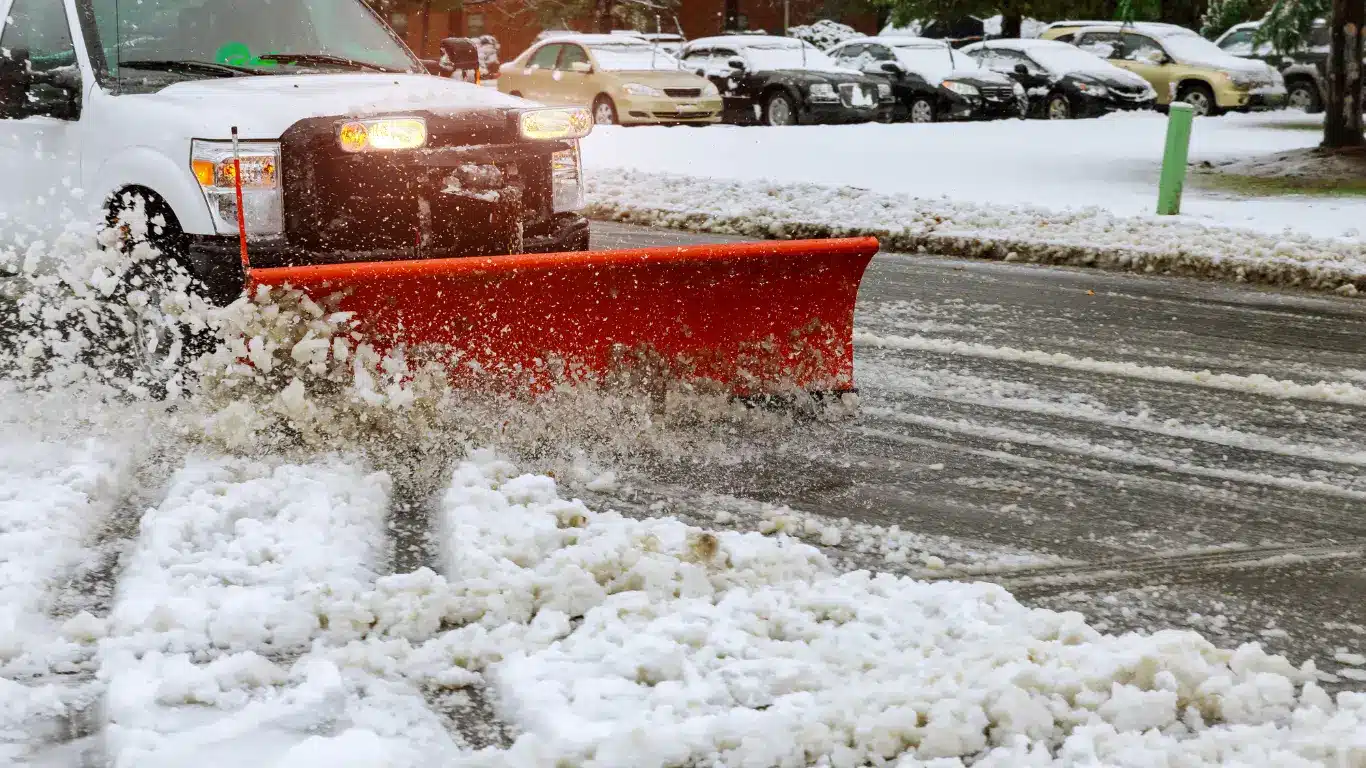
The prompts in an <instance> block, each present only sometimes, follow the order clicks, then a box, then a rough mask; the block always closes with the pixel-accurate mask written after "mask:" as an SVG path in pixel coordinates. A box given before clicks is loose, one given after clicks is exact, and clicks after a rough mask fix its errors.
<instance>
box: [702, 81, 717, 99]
mask: <svg viewBox="0 0 1366 768" xmlns="http://www.w3.org/2000/svg"><path fill="white" fill-rule="evenodd" d="M702 95H703V96H720V95H721V92H720V91H719V90H717V89H716V83H713V82H712V81H710V80H708V81H707V84H706V85H704V86H702Z"/></svg>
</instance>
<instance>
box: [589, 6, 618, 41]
mask: <svg viewBox="0 0 1366 768" xmlns="http://www.w3.org/2000/svg"><path fill="white" fill-rule="evenodd" d="M615 5H616V0H593V26H594V27H595V28H597V30H598V32H601V33H602V34H604V35H605V34H607V33H609V32H611V31H612V9H613V7H614V6H615Z"/></svg>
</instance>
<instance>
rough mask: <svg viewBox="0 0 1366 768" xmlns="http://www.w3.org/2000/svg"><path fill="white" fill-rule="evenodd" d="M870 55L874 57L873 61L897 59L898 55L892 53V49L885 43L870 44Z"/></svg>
mask: <svg viewBox="0 0 1366 768" xmlns="http://www.w3.org/2000/svg"><path fill="white" fill-rule="evenodd" d="M868 55H869V56H872V57H873V61H877V62H883V61H896V56H894V55H893V54H892V49H891V48H888V47H887V46H885V45H870V46H868Z"/></svg>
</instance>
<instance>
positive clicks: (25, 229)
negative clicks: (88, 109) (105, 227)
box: [0, 0, 87, 247]
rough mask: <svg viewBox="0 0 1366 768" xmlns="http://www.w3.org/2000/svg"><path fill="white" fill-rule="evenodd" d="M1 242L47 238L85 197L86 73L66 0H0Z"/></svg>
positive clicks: (79, 207)
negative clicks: (78, 193)
mask: <svg viewBox="0 0 1366 768" xmlns="http://www.w3.org/2000/svg"><path fill="white" fill-rule="evenodd" d="M0 9H5V12H4V13H0V25H3V26H0V168H4V169H5V174H4V175H5V181H4V183H3V184H0V216H3V217H4V218H3V219H0V247H3V246H6V245H10V244H12V242H13V239H14V238H15V237H16V236H17V237H19V238H20V239H21V241H24V242H32V241H33V240H36V239H44V240H48V241H50V240H51V238H52V237H54V236H55V235H56V234H58V233H59V232H60V231H61V229H62V227H64V226H65V224H66V221H65V219H67V218H68V217H69V216H70V215H72V214H77V213H79V212H83V211H84V210H86V208H87V204H86V203H82V202H80V201H77V200H76V199H74V198H73V197H72V196H71V190H72V189H74V188H79V187H80V185H81V164H80V161H81V156H80V141H79V130H78V129H79V126H78V125H77V120H79V119H80V111H81V99H82V90H83V80H84V78H82V76H81V68H80V65H79V64H78V62H77V58H76V46H75V44H74V43H73V41H72V29H73V25H72V24H71V19H69V18H68V16H67V3H65V2H59V1H58V0H0Z"/></svg>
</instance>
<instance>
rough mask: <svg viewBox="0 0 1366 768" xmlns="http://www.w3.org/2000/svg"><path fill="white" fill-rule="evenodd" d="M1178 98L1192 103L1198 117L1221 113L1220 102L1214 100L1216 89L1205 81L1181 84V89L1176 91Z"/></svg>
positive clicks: (1213, 115)
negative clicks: (1211, 87) (1211, 88)
mask: <svg viewBox="0 0 1366 768" xmlns="http://www.w3.org/2000/svg"><path fill="white" fill-rule="evenodd" d="M1176 100H1177V101H1184V102H1186V103H1187V104H1189V105H1191V107H1192V108H1194V109H1195V116H1196V117H1216V116H1218V115H1219V114H1220V113H1221V110H1220V109H1219V104H1218V103H1217V102H1215V100H1214V91H1212V90H1210V87H1209V86H1208V85H1205V84H1204V83H1189V84H1187V85H1183V86H1181V90H1179V91H1177V92H1176Z"/></svg>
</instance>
